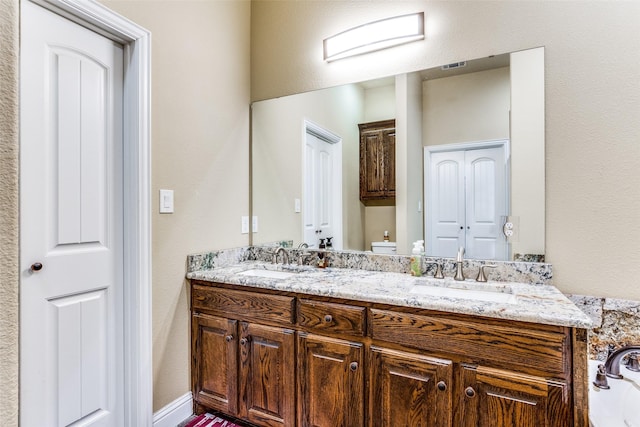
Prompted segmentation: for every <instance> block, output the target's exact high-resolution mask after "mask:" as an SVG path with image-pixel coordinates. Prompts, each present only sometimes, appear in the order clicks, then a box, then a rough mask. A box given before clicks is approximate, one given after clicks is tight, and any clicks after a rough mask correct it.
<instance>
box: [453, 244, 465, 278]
mask: <svg viewBox="0 0 640 427" xmlns="http://www.w3.org/2000/svg"><path fill="white" fill-rule="evenodd" d="M463 255H464V248H463V247H462V246H460V249H458V257H457V258H456V275H455V276H454V277H453V280H458V281H460V282H461V281H463V280H464V272H463V271H462V256H463Z"/></svg>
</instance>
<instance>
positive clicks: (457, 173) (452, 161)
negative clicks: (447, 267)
mask: <svg viewBox="0 0 640 427" xmlns="http://www.w3.org/2000/svg"><path fill="white" fill-rule="evenodd" d="M464 171H465V163H464V151H454V152H445V153H433V154H432V155H431V167H430V172H429V173H430V182H431V185H430V188H429V191H428V192H427V193H428V194H427V197H426V198H425V200H427V209H428V214H427V217H428V218H431V220H430V221H429V222H428V224H427V232H426V235H427V239H426V245H427V246H426V251H427V254H429V255H434V256H443V257H453V256H455V255H456V253H457V251H458V248H459V247H460V246H464V245H465V244H464V236H465V231H464V226H465V224H464V217H465V193H464Z"/></svg>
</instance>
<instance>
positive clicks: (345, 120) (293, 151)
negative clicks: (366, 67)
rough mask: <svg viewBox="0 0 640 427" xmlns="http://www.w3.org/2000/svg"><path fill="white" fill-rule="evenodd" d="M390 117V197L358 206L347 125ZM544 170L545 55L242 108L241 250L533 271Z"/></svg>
mask: <svg viewBox="0 0 640 427" xmlns="http://www.w3.org/2000/svg"><path fill="white" fill-rule="evenodd" d="M390 119H394V120H395V158H394V166H395V177H396V179H395V186H396V196H395V199H386V200H380V201H377V202H366V203H363V202H362V201H361V200H360V192H359V186H360V176H359V174H360V169H359V163H360V153H359V145H360V131H359V127H358V125H359V124H363V123H371V122H377V121H387V120H390ZM544 169H545V166H544V48H534V49H529V50H524V51H519V52H510V53H504V54H496V55H493V56H491V57H487V58H480V59H473V60H469V61H464V62H460V63H456V64H447V65H446V66H442V67H437V68H433V69H429V70H423V71H420V72H412V73H407V74H402V75H397V76H389V77H386V78H381V79H377V80H374V81H366V82H358V83H353V84H347V85H343V86H338V87H332V88H327V89H322V90H317V91H313V92H308V93H301V94H296V95H291V96H285V97H281V98H276V99H269V100H265V101H259V102H255V103H253V105H252V167H251V172H252V179H251V185H252V214H253V215H254V216H256V217H257V219H258V224H259V227H258V229H257V231H254V232H253V233H252V243H253V244H254V245H259V244H266V243H272V242H278V241H283V240H286V241H293V242H294V245H298V244H299V243H302V242H306V243H307V244H309V245H310V246H311V247H317V244H318V241H319V239H320V238H326V237H332V243H333V247H334V248H335V249H340V250H356V251H368V250H371V249H372V243H374V242H379V241H383V236H384V234H385V231H386V232H388V234H389V240H390V241H391V242H395V243H396V251H397V253H398V254H408V253H410V250H411V242H413V241H415V240H421V239H424V240H425V241H426V244H425V247H426V251H427V255H432V256H443V257H451V256H454V255H455V251H456V250H457V248H458V247H459V246H464V247H465V248H467V257H469V258H481V259H496V260H514V259H516V260H522V259H526V260H533V261H536V260H544V233H545V224H544V219H545V213H544V200H545V195H544V186H545V177H544ZM496 200H497V201H496ZM483 227H484V228H483ZM478 230H480V231H478Z"/></svg>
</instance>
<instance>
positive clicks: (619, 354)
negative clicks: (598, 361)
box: [604, 345, 640, 379]
mask: <svg viewBox="0 0 640 427" xmlns="http://www.w3.org/2000/svg"><path fill="white" fill-rule="evenodd" d="M630 353H640V345H628V346H626V347H621V348H619V349H617V350H615V351H614V352H613V353H611V354H610V355H609V357H607V361H606V362H604V370H605V372H606V374H607V376H608V377H609V378H617V379H621V378H624V377H623V376H622V375H620V362H621V361H622V358H623V357H624V356H626V355H627V354H630Z"/></svg>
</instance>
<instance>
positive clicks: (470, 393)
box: [464, 387, 476, 397]
mask: <svg viewBox="0 0 640 427" xmlns="http://www.w3.org/2000/svg"><path fill="white" fill-rule="evenodd" d="M464 394H466V395H467V397H475V395H476V391H475V390H474V389H473V387H467V388H465V389H464Z"/></svg>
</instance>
